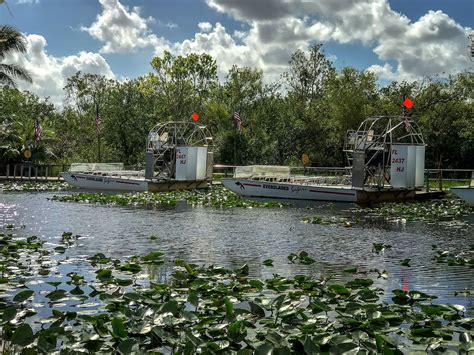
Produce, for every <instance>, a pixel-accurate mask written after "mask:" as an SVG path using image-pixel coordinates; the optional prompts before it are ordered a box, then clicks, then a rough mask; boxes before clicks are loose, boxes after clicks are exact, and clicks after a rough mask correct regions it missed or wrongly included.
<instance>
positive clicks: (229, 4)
mask: <svg viewBox="0 0 474 355" xmlns="http://www.w3.org/2000/svg"><path fill="white" fill-rule="evenodd" d="M207 3H208V5H209V6H211V7H212V8H214V9H216V10H217V11H219V12H223V13H227V14H230V15H231V16H233V17H234V18H235V19H237V20H240V21H245V22H246V23H247V24H248V25H249V26H250V30H249V31H248V32H247V33H246V35H245V36H243V35H242V34H240V37H241V38H242V41H243V42H244V43H246V44H247V45H248V46H249V48H250V49H252V50H253V49H255V48H258V49H259V52H260V54H261V55H262V57H261V58H262V59H263V61H264V67H265V66H267V67H268V65H267V64H268V63H270V62H271V61H273V62H274V63H276V62H279V63H284V62H286V61H287V60H288V58H289V56H288V55H285V49H286V52H289V51H293V50H294V49H295V48H302V49H304V48H308V46H309V45H310V44H311V43H313V42H314V41H320V42H325V41H329V40H332V41H336V42H339V43H361V44H362V45H364V46H366V47H369V48H372V50H373V51H374V53H375V54H376V55H377V56H378V57H379V59H380V60H382V61H387V60H394V61H396V63H397V65H396V68H393V67H392V66H391V65H389V64H388V63H385V64H384V65H382V66H381V65H372V66H370V70H372V71H374V72H377V73H379V74H380V75H383V77H384V78H390V79H391V80H394V79H407V80H409V79H416V78H419V77H421V76H426V75H433V74H442V73H445V74H450V73H455V72H459V71H462V70H465V69H466V68H469V67H472V63H470V61H469V57H468V51H467V46H468V40H467V36H468V34H469V33H471V32H472V29H471V28H469V27H463V26H461V25H459V24H458V23H456V22H455V21H454V20H453V19H452V18H450V17H449V16H448V15H446V14H445V13H443V12H442V11H429V12H427V13H426V14H425V15H424V16H422V17H421V18H419V19H418V20H416V21H414V22H412V21H410V19H408V18H407V17H406V16H404V15H402V14H400V13H397V12H395V11H393V10H392V9H391V8H390V4H389V3H388V1H387V0H365V1H360V0H319V1H317V2H316V1H314V2H310V1H302V0H294V1H287V0H260V1H253V0H207Z"/></svg>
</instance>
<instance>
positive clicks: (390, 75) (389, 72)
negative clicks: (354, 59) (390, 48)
mask: <svg viewBox="0 0 474 355" xmlns="http://www.w3.org/2000/svg"><path fill="white" fill-rule="evenodd" d="M366 70H367V71H370V72H372V73H374V74H375V75H377V77H378V78H379V79H382V80H389V81H391V80H396V79H397V76H396V74H395V73H394V72H393V67H392V66H391V65H390V64H388V63H385V64H384V65H383V66H381V65H378V64H374V65H371V66H370V67H368V68H367V69H366Z"/></svg>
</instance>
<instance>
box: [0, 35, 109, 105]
mask: <svg viewBox="0 0 474 355" xmlns="http://www.w3.org/2000/svg"><path fill="white" fill-rule="evenodd" d="M26 40H27V52H26V55H25V54H18V53H11V54H9V56H8V57H7V58H6V59H5V63H15V64H19V65H21V66H23V67H24V68H25V69H27V70H28V71H29V72H30V74H31V76H32V78H33V83H32V84H29V83H25V82H21V81H19V82H18V86H19V87H20V88H21V89H24V90H28V91H31V92H33V93H35V94H37V95H39V96H42V97H50V98H51V102H53V103H54V104H57V105H61V104H62V101H63V98H64V91H63V87H64V86H65V84H66V80H67V78H68V77H70V76H72V75H74V74H75V73H76V72H77V71H78V70H80V71H82V72H84V73H91V74H102V75H105V76H106V77H108V78H114V74H113V73H112V70H111V69H110V66H109V64H108V63H107V61H106V60H105V59H104V58H103V57H102V56H101V55H100V54H98V53H91V52H79V53H78V54H77V55H70V56H66V57H60V58H58V57H54V56H52V55H50V54H48V52H47V51H46V46H47V43H46V39H45V38H44V37H43V36H40V35H35V34H32V35H28V36H26Z"/></svg>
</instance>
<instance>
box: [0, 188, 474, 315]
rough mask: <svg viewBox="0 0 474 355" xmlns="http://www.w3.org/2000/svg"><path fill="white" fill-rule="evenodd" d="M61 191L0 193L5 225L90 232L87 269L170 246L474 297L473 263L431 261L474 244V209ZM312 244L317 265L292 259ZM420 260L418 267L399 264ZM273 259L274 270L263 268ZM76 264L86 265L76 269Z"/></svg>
mask: <svg viewBox="0 0 474 355" xmlns="http://www.w3.org/2000/svg"><path fill="white" fill-rule="evenodd" d="M52 195H53V194H52V193H3V194H0V232H4V228H5V227H6V225H8V224H15V225H24V228H21V229H15V230H14V232H15V233H16V234H17V235H18V236H25V237H26V236H31V235H36V236H38V237H40V238H42V239H44V240H47V241H48V244H49V245H51V246H53V245H54V244H55V243H57V242H58V240H59V238H60V236H61V234H62V232H63V231H71V232H73V233H74V234H79V235H81V236H82V237H83V238H81V239H80V240H79V245H78V246H76V247H74V248H72V249H70V250H69V251H68V257H69V258H70V259H71V260H77V263H76V264H74V262H72V265H70V267H71V268H75V269H80V268H81V267H82V266H81V265H84V263H82V264H81V262H80V260H82V259H85V258H86V257H88V256H91V255H94V254H96V253H98V252H102V253H104V254H106V255H108V256H111V257H114V258H123V257H126V256H131V255H134V254H139V255H143V254H146V253H148V252H150V251H156V250H159V251H162V252H164V253H165V254H166V257H167V259H168V260H173V259H176V258H179V259H184V260H185V261H188V262H194V263H199V264H217V265H222V266H225V267H230V268H234V267H239V266H241V265H242V264H243V263H247V264H248V265H249V267H250V272H251V275H252V276H255V277H259V278H266V277H271V276H272V274H274V273H278V274H281V275H295V274H298V273H306V274H310V275H312V276H315V277H318V276H320V275H329V274H334V275H335V278H336V279H344V278H347V274H344V273H343V272H342V270H343V269H346V268H348V267H351V266H357V267H359V269H361V270H370V269H373V268H377V269H379V270H386V271H387V272H388V275H389V276H388V278H387V279H386V280H384V279H379V280H378V285H379V286H380V287H382V288H384V289H385V290H387V291H388V292H387V297H389V296H390V291H391V290H393V289H402V288H404V289H410V290H418V291H423V292H426V293H429V294H434V295H436V296H438V297H439V298H440V299H439V301H441V302H449V303H455V304H463V305H465V306H467V307H468V309H470V311H469V313H472V305H473V299H474V298H473V296H462V295H457V296H455V292H456V291H462V290H464V289H468V290H471V292H472V291H473V290H474V269H472V268H469V267H468V266H448V265H447V264H437V263H436V262H435V261H434V260H432V258H433V256H435V255H436V253H435V251H434V250H433V249H432V245H433V244H436V245H438V247H439V248H441V249H446V250H451V251H456V252H459V251H462V250H466V249H468V248H469V246H470V245H472V244H473V243H474V225H473V218H472V217H473V216H472V215H471V216H469V217H467V218H468V223H467V225H465V226H463V227H462V228H459V227H453V226H449V225H444V224H439V223H432V224H430V223H426V222H404V221H399V222H398V223H390V224H380V225H362V226H355V227H351V228H346V227H343V226H335V225H318V224H304V223H302V222H301V221H302V219H303V218H304V217H310V216H314V215H321V216H326V217H328V216H334V215H336V216H338V215H341V216H342V215H345V214H347V213H348V212H347V210H348V209H349V208H350V207H351V206H350V205H334V204H319V205H316V206H314V208H312V209H308V208H298V207H289V208H281V209H278V208H253V209H243V208H229V209H214V208H204V207H196V208H192V207H191V206H188V205H186V204H185V203H179V204H178V205H177V206H176V207H175V208H172V209H165V210H163V209H161V210H157V209H151V210H147V209H138V208H123V207H108V206H98V205H88V204H77V203H63V202H53V201H49V200H47V198H48V197H51V196H52ZM150 235H155V236H156V237H157V238H156V240H150ZM373 243H384V244H390V245H392V248H391V249H388V250H387V251H386V252H385V253H383V254H375V253H373V252H372V251H371V249H372V245H373ZM301 250H305V251H307V252H308V253H309V254H310V255H311V256H312V257H313V258H314V259H316V261H317V262H316V263H315V264H313V265H310V266H304V265H299V264H290V263H289V262H288V259H287V256H288V255H289V254H290V253H298V252H299V251H301ZM406 258H409V259H411V262H410V264H411V267H405V266H401V265H400V261H401V260H403V259H406ZM265 259H273V260H274V263H273V264H274V267H266V266H263V265H262V262H263V261H264V260H265ZM76 271H77V270H76Z"/></svg>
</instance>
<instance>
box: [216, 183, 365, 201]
mask: <svg viewBox="0 0 474 355" xmlns="http://www.w3.org/2000/svg"><path fill="white" fill-rule="evenodd" d="M221 182H222V184H223V185H224V186H225V187H226V188H228V189H229V190H231V191H233V192H235V193H236V194H238V195H241V196H245V197H261V198H269V199H281V200H305V201H335V202H357V190H355V189H354V188H352V187H350V186H337V187H335V186H332V187H330V186H311V185H299V184H286V183H278V182H266V181H259V180H248V179H222V180H221Z"/></svg>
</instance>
